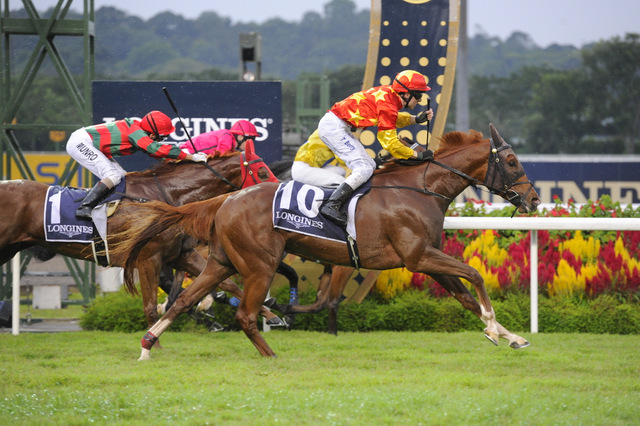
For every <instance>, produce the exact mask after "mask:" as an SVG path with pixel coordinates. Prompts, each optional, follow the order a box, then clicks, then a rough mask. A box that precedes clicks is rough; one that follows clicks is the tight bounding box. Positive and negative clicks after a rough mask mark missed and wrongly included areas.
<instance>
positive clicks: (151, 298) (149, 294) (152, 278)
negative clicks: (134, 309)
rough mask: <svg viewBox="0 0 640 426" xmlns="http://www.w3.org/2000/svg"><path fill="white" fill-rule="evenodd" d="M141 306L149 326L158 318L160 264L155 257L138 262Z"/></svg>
mask: <svg viewBox="0 0 640 426" xmlns="http://www.w3.org/2000/svg"><path fill="white" fill-rule="evenodd" d="M138 275H139V278H140V291H141V293H142V307H143V309H144V316H145V317H146V318H147V325H148V326H149V327H151V326H152V325H153V324H154V323H155V322H156V321H157V320H158V281H159V279H160V265H159V264H157V259H155V258H148V259H144V260H142V261H139V262H138Z"/></svg>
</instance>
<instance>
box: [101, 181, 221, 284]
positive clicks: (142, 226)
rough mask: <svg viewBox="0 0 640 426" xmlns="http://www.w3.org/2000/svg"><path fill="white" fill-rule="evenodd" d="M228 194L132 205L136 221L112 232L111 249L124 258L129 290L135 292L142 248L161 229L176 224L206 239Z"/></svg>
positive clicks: (191, 233) (125, 279)
mask: <svg viewBox="0 0 640 426" xmlns="http://www.w3.org/2000/svg"><path fill="white" fill-rule="evenodd" d="M228 195H229V194H224V195H221V196H219V197H216V198H212V199H210V200H205V201H198V202H195V203H190V204H185V205H184V206H180V207H173V206H170V205H168V204H165V203H161V202H158V201H150V202H148V203H144V204H139V205H137V206H136V213H137V214H136V221H135V223H133V224H132V225H131V226H130V227H128V229H125V230H124V231H121V232H119V233H116V234H114V235H112V237H113V238H114V239H115V240H116V241H120V242H119V243H117V244H116V245H115V247H114V248H113V250H112V254H113V255H114V256H118V257H122V258H123V259H126V261H125V263H124V268H125V272H124V283H125V288H126V289H127V291H128V292H129V293H132V294H137V289H136V287H135V278H134V271H135V268H136V265H137V261H138V257H139V256H140V253H141V252H142V249H143V248H144V247H145V246H146V245H147V243H148V242H149V241H151V240H152V239H153V238H155V237H156V236H158V235H159V234H161V233H162V232H164V231H167V230H168V229H171V228H174V227H180V228H181V229H182V230H183V231H184V232H185V233H186V234H189V235H191V236H192V237H195V238H196V239H197V240H199V241H209V239H210V237H211V236H212V235H213V232H214V220H215V217H216V212H217V211H218V209H219V208H220V206H222V203H224V201H225V200H226V199H227V196H228Z"/></svg>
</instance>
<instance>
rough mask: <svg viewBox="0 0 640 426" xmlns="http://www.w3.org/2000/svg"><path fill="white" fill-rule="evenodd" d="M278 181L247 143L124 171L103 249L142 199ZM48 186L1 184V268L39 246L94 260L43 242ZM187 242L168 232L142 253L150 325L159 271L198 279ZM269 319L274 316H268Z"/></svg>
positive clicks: (190, 197)
mask: <svg viewBox="0 0 640 426" xmlns="http://www.w3.org/2000/svg"><path fill="white" fill-rule="evenodd" d="M267 181H269V182H277V181H278V180H277V179H276V178H275V176H274V175H273V174H272V173H271V170H270V169H269V168H268V167H267V165H266V164H265V163H264V162H263V161H262V159H261V158H260V157H258V156H257V155H256V154H255V152H254V149H253V144H249V145H248V146H247V149H246V151H245V152H244V153H240V152H234V153H230V154H226V155H221V156H220V155H219V156H215V157H210V158H209V159H208V162H207V165H206V166H205V164H203V163H192V162H189V161H182V162H168V163H162V164H159V165H158V166H155V167H154V168H152V169H150V170H147V171H144V172H133V173H128V174H127V176H126V183H127V188H126V196H125V198H124V199H123V200H122V202H121V203H120V205H119V206H118V208H117V210H116V212H115V214H114V215H113V216H112V217H110V218H109V219H108V223H107V232H108V235H109V237H107V240H108V246H109V247H111V246H112V245H113V244H115V242H116V241H117V240H116V239H114V238H112V237H110V236H111V235H112V234H113V233H117V232H122V231H123V230H124V229H126V228H128V227H129V226H131V224H132V223H135V222H137V221H138V220H140V215H139V212H138V210H136V207H137V206H139V205H140V201H141V200H142V199H149V200H161V201H164V202H167V203H170V204H172V205H182V204H185V203H189V202H193V201H200V200H205V199H208V198H212V197H214V196H217V195H220V194H224V193H227V192H231V191H236V190H239V189H241V188H243V187H248V186H251V185H255V184H257V183H261V182H267ZM47 188H48V185H46V184H44V183H40V182H35V181H30V180H12V181H2V182H1V183H0V199H1V200H2V203H3V215H2V220H0V264H4V263H6V262H7V261H9V260H10V259H11V258H12V257H13V256H14V255H15V254H16V253H17V252H19V251H21V250H24V249H26V248H29V247H31V246H41V247H44V248H46V249H49V250H52V251H54V252H56V253H60V254H62V255H64V256H69V257H74V258H77V259H83V260H88V261H93V254H92V250H91V248H90V247H89V245H88V244H81V243H60V242H47V241H45V235H44V229H43V227H44V225H43V211H44V204H45V194H46V192H47ZM195 246H196V244H195V241H194V240H193V239H192V238H188V237H187V236H186V235H184V234H180V233H177V232H173V231H169V232H166V233H163V234H162V235H159V236H158V237H157V238H156V239H154V241H153V242H152V243H151V244H150V245H149V246H148V248H147V249H145V252H144V253H143V255H142V256H141V259H140V260H141V263H140V269H139V275H140V287H141V291H142V299H143V305H144V312H145V316H146V318H147V321H148V322H149V326H151V325H152V324H154V323H155V322H156V320H157V318H158V316H157V308H156V305H157V289H158V281H159V275H160V270H161V267H162V266H163V265H170V266H171V267H174V268H176V269H179V270H183V271H185V272H188V273H189V274H192V275H193V276H197V275H198V274H199V273H200V271H201V270H202V268H203V267H204V265H205V263H206V262H205V259H204V258H203V257H202V256H201V255H200V254H198V253H197V252H196V251H195V250H194V248H195ZM110 260H111V266H124V257H118V256H117V255H113V254H112V255H111V256H110ZM222 288H224V289H225V290H226V291H229V292H231V293H233V294H234V295H236V297H241V293H238V291H240V289H239V288H238V287H237V286H236V285H235V283H233V281H231V280H227V281H225V283H224V284H223V286H222ZM272 316H273V315H272Z"/></svg>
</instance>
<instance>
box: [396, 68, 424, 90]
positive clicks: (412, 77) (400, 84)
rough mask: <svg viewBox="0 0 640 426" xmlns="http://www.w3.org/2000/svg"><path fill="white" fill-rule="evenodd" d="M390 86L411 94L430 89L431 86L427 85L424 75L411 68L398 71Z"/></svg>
mask: <svg viewBox="0 0 640 426" xmlns="http://www.w3.org/2000/svg"><path fill="white" fill-rule="evenodd" d="M391 88H392V89H393V90H395V91H396V92H408V93H411V94H414V93H424V92H426V91H428V90H431V87H429V86H427V79H426V78H425V76H424V75H422V74H420V73H419V72H418V71H413V70H405V71H402V72H399V73H398V75H396V78H394V79H393V83H392V84H391Z"/></svg>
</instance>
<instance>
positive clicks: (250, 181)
mask: <svg viewBox="0 0 640 426" xmlns="http://www.w3.org/2000/svg"><path fill="white" fill-rule="evenodd" d="M240 161H241V165H242V186H241V187H242V188H246V187H248V186H252V185H257V184H259V183H262V182H278V178H276V177H275V175H274V174H273V172H271V169H269V167H268V166H267V165H266V164H265V162H264V161H263V160H262V158H260V157H259V156H258V155H257V154H256V151H255V147H254V146H253V140H252V139H249V140H247V142H246V144H245V148H244V152H243V153H242V155H241V156H240Z"/></svg>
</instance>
